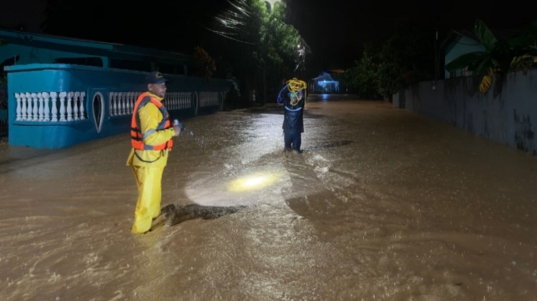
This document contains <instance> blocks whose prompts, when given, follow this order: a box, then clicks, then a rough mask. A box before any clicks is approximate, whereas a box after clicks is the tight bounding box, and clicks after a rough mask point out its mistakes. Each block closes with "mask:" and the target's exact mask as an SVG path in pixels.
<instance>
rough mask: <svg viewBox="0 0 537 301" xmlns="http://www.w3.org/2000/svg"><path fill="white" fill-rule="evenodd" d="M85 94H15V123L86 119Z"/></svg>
mask: <svg viewBox="0 0 537 301" xmlns="http://www.w3.org/2000/svg"><path fill="white" fill-rule="evenodd" d="M85 96H86V92H40V93H15V99H16V100H17V108H16V112H17V117H16V118H15V121H31V122H57V121H77V120H85V119H87V116H86V113H85V112H84V107H85V104H86V102H85Z"/></svg>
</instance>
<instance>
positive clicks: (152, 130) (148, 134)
mask: <svg viewBox="0 0 537 301" xmlns="http://www.w3.org/2000/svg"><path fill="white" fill-rule="evenodd" d="M156 132H157V130H155V129H150V130H149V131H147V132H145V133H144V134H143V135H142V140H145V138H147V137H149V136H151V135H153V134H154V133H156Z"/></svg>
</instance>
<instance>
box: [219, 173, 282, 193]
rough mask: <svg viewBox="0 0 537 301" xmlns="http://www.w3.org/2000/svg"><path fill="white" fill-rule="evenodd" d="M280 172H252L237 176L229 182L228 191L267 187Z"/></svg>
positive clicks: (276, 178) (274, 180)
mask: <svg viewBox="0 0 537 301" xmlns="http://www.w3.org/2000/svg"><path fill="white" fill-rule="evenodd" d="M279 177H280V174H277V173H266V174H254V175H249V176H246V177H242V178H238V179H236V180H234V181H233V182H231V184H230V185H229V187H228V190H229V191H234V192H241V191H248V190H255V189H261V188H264V187H267V186H269V185H271V184H273V183H274V182H276V181H277V180H278V178H279Z"/></svg>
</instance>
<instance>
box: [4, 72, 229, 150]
mask: <svg viewBox="0 0 537 301" xmlns="http://www.w3.org/2000/svg"><path fill="white" fill-rule="evenodd" d="M6 71H7V73H8V104H9V106H8V110H9V112H8V113H9V114H8V119H9V123H8V125H9V134H8V138H9V144H11V145H19V146H29V147H34V148H47V149H56V148H65V147H69V146H72V145H75V144H78V143H82V142H86V141H90V140H94V139H99V138H103V137H107V136H111V135H116V134H119V133H126V132H128V131H129V129H130V120H131V115H132V112H131V110H130V108H128V109H127V107H126V105H127V104H128V103H130V104H131V106H133V103H134V102H135V100H136V97H137V95H139V94H140V93H142V92H144V91H146V89H147V86H146V85H145V84H144V80H145V77H146V75H147V73H144V72H136V71H127V70H120V69H111V68H99V67H89V66H78V65H62V64H30V65H17V66H9V67H6ZM166 77H167V78H168V79H169V81H168V83H167V87H168V90H167V93H166V95H167V97H166V100H165V106H166V108H167V109H168V111H169V114H170V116H171V117H172V118H179V119H183V118H186V117H193V116H196V115H197V114H198V112H199V110H221V109H222V106H223V101H224V98H225V95H226V93H227V92H228V91H229V88H230V86H231V83H230V82H229V81H227V80H220V79H212V80H211V81H210V82H209V83H206V82H205V81H204V79H203V78H199V77H190V76H181V75H175V76H174V75H169V76H168V75H167V76H166ZM60 92H61V93H64V92H67V93H68V94H70V93H71V94H72V93H79V95H80V94H82V93H84V95H85V96H83V97H82V99H81V104H80V105H78V104H79V103H78V102H77V101H76V100H74V99H72V98H69V97H68V98H67V100H66V99H65V97H64V99H62V98H61V97H62V96H61V95H60ZM43 93H48V95H51V93H56V94H58V95H60V96H59V97H47V98H45V97H44V96H43V98H41V96H39V95H41V94H43ZM118 93H121V95H122V96H121V97H120V98H119V99H115V98H114V97H113V96H114V95H116V94H118ZM30 94H31V95H32V98H33V102H30V101H29V100H28V101H25V100H24V99H22V101H21V95H30ZM135 95H136V96H135ZM174 95H175V96H177V99H174V98H173V96H174ZM185 95H186V96H185ZM127 97H128V98H129V99H126V98H127ZM37 98H39V102H35V100H36V99H37ZM179 98H181V99H179ZM41 99H43V101H41ZM118 102H120V103H121V104H120V105H118V108H120V109H121V108H123V109H121V110H116V107H115V106H114V105H113V104H114V103H116V104H117V103H118ZM21 103H24V105H22V106H21ZM71 106H72V107H73V108H78V109H75V110H73V113H74V112H78V113H80V114H81V115H83V118H81V119H71V118H70V117H69V115H67V114H66V113H65V112H67V111H70V110H69V108H70V107H71ZM52 107H57V108H58V110H57V113H58V114H55V113H52V110H49V109H52ZM25 108H27V109H25ZM28 108H32V109H31V110H28ZM21 111H23V112H28V113H29V114H27V115H28V116H27V117H24V114H21ZM54 111H56V110H54ZM62 111H63V113H61V112H62ZM49 112H50V113H49ZM60 113H61V114H60ZM21 115H22V118H21ZM56 115H58V116H59V115H61V116H63V117H65V118H62V120H58V119H56V120H52V119H53V117H54V116H56ZM73 115H74V114H73ZM67 117H68V118H67Z"/></svg>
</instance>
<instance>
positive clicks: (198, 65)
mask: <svg viewBox="0 0 537 301" xmlns="http://www.w3.org/2000/svg"><path fill="white" fill-rule="evenodd" d="M192 69H193V73H194V75H196V76H200V77H203V78H204V79H205V81H206V82H209V81H210V80H211V77H212V75H213V72H215V71H216V65H215V61H214V60H213V58H212V57H211V56H210V55H209V54H208V53H207V51H205V49H203V48H201V47H199V46H198V47H196V48H195V49H194V55H193V56H192Z"/></svg>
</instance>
